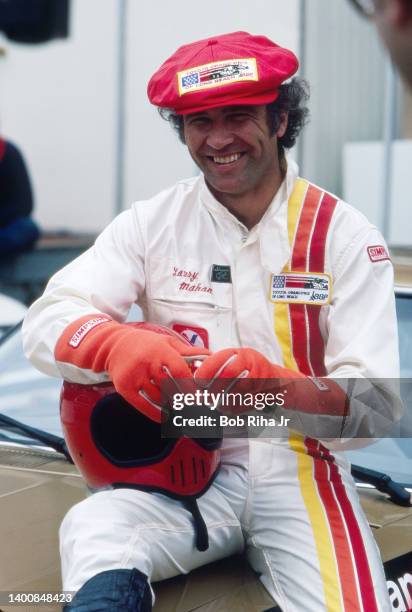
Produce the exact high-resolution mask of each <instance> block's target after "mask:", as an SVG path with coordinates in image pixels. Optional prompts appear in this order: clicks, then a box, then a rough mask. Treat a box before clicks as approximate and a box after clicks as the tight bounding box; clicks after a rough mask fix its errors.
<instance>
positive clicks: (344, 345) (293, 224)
mask: <svg viewBox="0 0 412 612" xmlns="http://www.w3.org/2000/svg"><path fill="white" fill-rule="evenodd" d="M297 68H298V61H297V59H296V57H295V55H294V54H293V53H292V52H291V51H289V50H287V49H284V48H282V47H280V46H278V45H276V44H275V43H274V42H272V41H271V40H269V39H268V38H266V37H265V36H253V35H251V34H248V33H246V32H234V33H231V34H225V35H222V36H217V37H214V38H209V39H205V40H201V41H197V42H194V43H191V44H188V45H185V46H183V47H180V48H179V49H178V50H177V51H176V52H175V53H174V54H173V55H172V56H171V57H170V58H169V59H168V60H166V62H165V63H164V64H163V65H162V66H161V67H160V68H159V69H158V70H157V71H156V73H155V74H154V75H153V77H152V79H151V80H150V83H149V87H148V94H149V98H150V101H151V102H152V103H153V104H155V105H157V106H158V107H159V108H160V109H161V114H162V115H163V116H164V117H165V118H166V119H168V120H169V121H170V122H171V123H172V125H173V126H174V127H175V128H176V129H177V131H178V133H179V135H180V138H181V139H182V141H183V142H185V143H186V145H187V147H188V150H189V153H190V155H191V156H192V158H193V160H194V161H195V163H196V164H197V165H198V166H199V168H200V170H201V175H200V176H198V177H196V178H191V179H187V180H182V181H180V182H179V183H177V184H176V185H174V186H173V187H171V188H170V189H167V190H165V191H163V192H161V193H159V194H158V195H156V196H155V197H154V198H152V199H151V200H147V201H142V202H137V203H136V204H134V205H133V207H132V209H131V210H129V211H126V212H124V213H122V214H121V215H120V216H119V217H117V218H116V219H115V220H114V221H113V222H112V223H111V224H110V225H109V227H108V228H107V229H106V230H105V231H104V232H103V233H102V235H101V236H100V237H99V238H98V240H97V242H96V245H95V246H94V247H93V248H92V249H91V250H90V251H88V252H87V253H85V254H84V255H82V256H81V257H80V258H79V259H77V260H76V261H75V262H73V263H72V264H70V265H69V266H67V267H66V268H65V269H64V270H62V271H60V272H59V273H57V274H56V275H55V276H54V277H53V279H52V280H51V281H50V283H49V285H48V287H47V289H46V292H45V294H44V296H43V297H42V298H40V299H39V300H38V301H37V302H36V303H35V304H34V305H33V306H32V307H31V309H30V312H29V315H28V316H27V318H26V322H25V326H24V336H25V348H26V352H27V355H28V356H29V357H30V358H31V359H32V361H33V363H35V364H36V365H37V366H38V367H39V368H40V369H42V370H44V371H46V372H48V373H49V374H52V375H57V376H59V375H60V376H63V377H64V378H65V379H66V380H68V381H72V382H75V383H76V382H77V383H84V384H87V383H88V384H94V383H98V382H104V381H107V380H109V379H110V380H112V381H113V384H114V386H115V388H116V390H117V391H118V393H119V394H120V395H122V396H123V397H124V398H125V399H126V400H127V401H128V402H129V404H130V405H131V406H132V407H134V408H135V409H136V411H138V412H139V413H141V414H143V415H145V416H146V417H147V418H148V419H151V420H153V421H157V422H159V421H160V415H161V411H162V410H163V409H164V408H165V407H164V406H162V405H159V398H160V393H159V385H160V383H161V382H162V380H164V379H165V377H166V376H168V377H170V378H172V379H173V378H174V379H176V378H182V379H187V381H189V382H190V384H191V385H194V384H195V385H196V384H200V381H201V380H204V379H206V380H208V381H210V380H211V381H218V382H221V383H223V385H224V384H225V381H226V379H237V380H238V379H245V380H246V379H255V380H257V379H259V380H261V379H270V381H272V382H273V385H272V387H276V385H278V386H279V391H282V390H283V389H284V386H282V385H283V383H282V381H285V380H286V381H287V390H288V392H290V394H291V395H292V397H293V401H292V403H290V402H289V406H290V407H298V408H300V409H301V410H302V411H303V412H304V411H305V409H306V410H307V411H308V412H309V413H310V415H313V414H315V415H317V414H320V413H322V412H328V411H329V412H330V411H331V412H332V413H333V414H335V412H334V411H336V413H337V414H342V415H344V416H345V417H346V415H350V417H351V418H350V419H349V420H351V419H353V418H354V417H355V418H356V415H357V414H358V415H359V419H360V422H361V423H362V422H363V417H364V415H363V413H362V409H361V405H360V404H359V402H358V403H356V402H354V400H353V398H352V397H348V396H347V395H346V392H345V391H344V388H345V383H342V384H341V385H338V384H337V383H336V380H337V379H340V380H341V381H345V379H346V380H347V379H349V378H353V379H356V380H359V379H363V380H364V379H365V378H367V377H369V378H378V379H384V378H396V377H398V374H399V373H398V353H397V333H396V319H395V310H394V298H393V286H392V283H393V274H392V266H391V263H390V260H389V257H388V254H387V251H386V245H385V244H384V241H383V239H382V236H381V235H380V234H379V232H378V231H377V229H376V228H375V227H373V226H372V225H371V224H369V223H368V221H367V220H366V219H365V218H364V217H363V216H362V215H361V214H360V213H359V212H357V211H356V210H355V209H353V208H351V207H350V206H349V205H348V204H346V203H344V202H342V201H341V200H339V199H338V198H337V197H335V196H333V195H331V194H329V193H327V192H325V191H324V190H322V189H321V188H319V187H317V186H315V185H313V184H311V183H310V182H308V181H307V180H304V179H302V178H299V177H298V170H297V167H296V164H295V163H294V162H293V161H292V160H290V159H287V157H286V154H285V153H286V149H288V148H290V147H292V146H293V144H294V143H295V140H296V137H297V135H298V134H299V131H300V129H301V127H302V126H303V124H304V122H305V118H306V115H307V110H306V108H305V103H306V100H307V92H306V87H305V84H304V83H302V82H301V81H299V80H298V79H293V80H292V81H290V78H291V77H292V76H293V74H294V73H295V72H296V70H297ZM135 302H136V303H139V304H140V305H142V307H143V308H144V311H145V314H146V317H147V320H148V321H150V322H151V323H155V324H161V325H164V326H167V327H168V328H169V329H170V330H172V331H170V332H169V334H166V335H165V334H164V333H163V335H159V334H156V333H154V330H153V329H147V328H145V329H142V328H138V329H137V328H131V327H130V326H128V325H126V324H124V320H125V318H126V316H127V313H128V310H129V308H130V306H131V305H132V304H133V303H135ZM173 332H174V333H175V335H173ZM176 334H177V336H176ZM179 338H182V340H180V339H179ZM190 345H191V346H190ZM199 355H200V356H201V357H202V359H203V361H202V363H201V365H200V367H199V368H198V370H197V371H196V373H195V375H194V376H193V375H192V371H191V370H190V368H189V367H188V361H190V360H193V359H194V358H195V357H196V356H197V357H199ZM334 379H335V380H334ZM238 382H239V381H238ZM272 390H273V389H272ZM383 395H385V394H383ZM284 397H285V394H284ZM288 401H289V400H288V399H287V398H286V399H285V404H286V405H287V403H288ZM382 401H384V400H382ZM379 402H380V397H379V394H377V396H376V402H375V403H374V405H373V409H374V410H377V411H378V409H379V405H380V404H379ZM276 410H277V409H274V416H275V417H277V413H276ZM132 412H133V410H132ZM237 412H242V410H241V408H239V409H238V408H234V409H232V411H231V414H236V413H237ZM388 412H389V413H390V412H391V406H390V405H389V407H388ZM115 414H116V412H115V411H114V412H113V418H115ZM119 414H120V406H119ZM308 422H309V421H308ZM339 423H340V424H342V426H344V425H345V423H346V421H345V420H344V421H343V422H342V420H341V419H340V420H339ZM81 427H84V428H85V429H87V428H89V429H90V430H91V429H92V425H90V424H89V421H87V422H84V424H79V425H78V428H79V430H80V429H81ZM278 429H282V428H281V427H279V428H278ZM284 430H285V431H284V432H283V435H281V434H279V437H276V438H274V439H256V440H248V439H243V440H225V441H224V444H223V447H222V451H221V465H220V470H219V471H218V472H215V473H214V474H213V478H209V482H208V483H207V486H205V487H203V488H202V490H201V491H199V495H200V494H201V496H200V497H199V500H198V503H199V508H200V510H201V513H202V515H203V519H204V524H205V526H206V527H207V530H208V533H209V538H208V542H207V539H206V540H205V539H204V538H203V539H202V538H200V539H199V538H196V537H195V534H194V531H193V517H194V518H195V523H196V524H197V526H199V524H200V523H199V513H197V514H196V516H197V518H196V516H195V513H194V514H193V516H192V514H191V513H190V512H189V510H188V508H187V507H185V508H183V507H182V506H181V504H180V503H179V501H178V500H177V499H176V498H175V497H176V496H175V497H174V498H173V497H172V498H169V497H166V496H165V495H162V494H159V493H149V492H147V491H142V490H138V487H134V488H133V487H127V486H125V487H119V482H118V480H116V476H113V477H112V481H107V480H106V482H109V483H110V482H111V483H112V484H113V488H112V489H109V490H107V489H105V490H102V491H99V492H97V493H95V494H94V495H92V496H90V497H89V498H88V499H87V500H85V501H83V502H81V503H80V504H78V505H77V506H75V507H74V508H72V509H71V510H70V511H69V513H68V515H67V516H66V517H65V519H64V521H63V524H62V528H61V534H60V535H61V555H62V569H63V585H64V588H65V589H66V590H73V591H77V595H76V597H75V599H74V601H73V603H72V604H71V605H70V606H68V608H67V609H68V610H72V611H76V612H77V611H78V612H80V611H81V610H110V611H112V610H122V611H126V610H145V611H147V610H150V609H151V602H152V597H151V591H150V587H149V584H150V582H155V581H157V580H163V579H166V578H170V577H172V576H176V575H177V574H179V573H187V572H189V571H191V570H192V569H194V568H196V567H199V566H200V565H203V564H206V563H210V562H212V561H214V560H217V559H221V558H223V557H225V556H228V555H231V554H233V553H239V552H242V551H243V550H245V552H246V554H247V557H248V559H249V561H250V563H251V565H252V567H253V569H254V570H255V571H256V572H257V573H258V574H259V576H260V579H261V581H262V583H263V585H264V586H265V588H266V589H267V591H268V592H269V593H270V595H271V596H272V597H273V600H274V602H276V605H277V606H279V608H276V609H282V610H284V611H286V610H287V611H289V612H292V611H293V612H298V611H299V612H301V611H302V610H305V612H321V611H328V612H338V611H341V610H342V611H344V610H346V611H349V610H350V611H351V612H356V611H359V612H361V611H365V610H367V611H368V612H378V611H389V610H390V603H389V600H388V595H387V591H386V584H385V578H384V574H383V569H382V564H381V560H380V558H379V553H378V551H377V547H376V545H375V542H374V540H373V537H372V534H371V531H370V529H369V527H368V524H367V521H366V519H365V516H364V514H363V512H362V509H361V507H360V504H359V500H358V497H357V493H356V488H355V484H354V482H353V479H352V478H351V475H350V467H349V465H348V463H347V461H346V459H345V457H344V455H343V453H342V452H341V449H342V448H343V447H344V446H345V444H346V443H342V442H341V440H340V439H339V435H337V436H332V437H336V439H334V440H332V441H331V440H324V439H323V436H322V435H321V431H320V430H319V431H318V435H311V436H310V437H309V436H308V435H307V432H306V431H301V432H300V433H296V431H292V430H290V431H289V430H288V429H287V428H286V427H285V428H284ZM95 433H96V431H94V432H93V431H91V432H90V431H89V434H90V435H89V438H90V440H92V438H93V435H94V434H95ZM342 433H343V429H342ZM375 433H376V432H375ZM109 437H110V436H109ZM129 437H130V436H129ZM326 437H328V438H329V436H326ZM321 440H322V441H321ZM90 444H93V441H90ZM136 445H137V446H138V440H136ZM94 452H95V454H94V457H95V458H96V462H95V463H94V465H92V466H91V467H92V468H93V469H94V470H95V471H96V469H97V457H99V462H100V463H99V465H105V463H104V462H106V464H110V463H112V464H113V459H112V458H111V457H110V455H109V454H107V453H106V455H105V457H104V461H103V459H102V458H101V456H99V449H98V448H97V445H96V448H95V449H94ZM205 452H206V451H205V449H202V448H200V446H198V447H197V449H196V450H193V449H192V450H191V451H190V453H191V454H190V456H189V455H188V456H189V459H190V461H189V462H188V463H185V462H184V460H182V461H183V462H181V463H180V464H179V465H180V467H179V469H178V470H177V471H176V470H174V469H172V471H171V472H170V471H169V472H168V473H167V474H166V473H163V474H162V476H163V477H164V478H166V479H167V478H171V479H172V481H173V483H172V484H174V485H176V479H179V478H178V476H179V477H180V476H181V479H182V481H185V482H187V481H189V480H191V479H192V478H193V479H194V480H195V481H196V480H197V478H199V477H200V474H201V470H200V468H199V469H197V467H196V466H197V465H200V464H198V463H196V462H197V458H198V455H199V456H200V454H201V453H203V454H202V455H201V457H202V461H203V460H204V461H206V462H207V457H208V455H207V454H205ZM214 457H216V455H214ZM83 461H84V458H83ZM79 465H81V462H80V464H79ZM202 465H203V466H204V465H205V464H204V463H202ZM124 467H127V469H128V470H129V471H128V474H129V475H130V469H131V468H132V467H133V466H132V464H131V463H130V461H129V462H128V463H127V466H124ZM172 467H173V466H172ZM121 468H122V466H121V465H116V466H115V467H114V466H113V465H108V467H107V470H109V469H111V473H112V474H116V475H118V473H119V470H121ZM116 470H117V471H116ZM168 474H169V476H168ZM170 474H171V476H170ZM132 476H133V475H132ZM132 476H131V482H133V478H132ZM202 533H203V535H204V530H203V532H202ZM200 540H202V541H200Z"/></svg>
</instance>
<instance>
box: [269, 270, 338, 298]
mask: <svg viewBox="0 0 412 612" xmlns="http://www.w3.org/2000/svg"><path fill="white" fill-rule="evenodd" d="M331 294H332V282H331V278H330V276H329V275H328V274H323V273H313V272H287V273H286V274H272V276H271V279H270V301H271V302H286V303H294V304H317V305H318V306H324V305H326V304H329V302H330V299H331Z"/></svg>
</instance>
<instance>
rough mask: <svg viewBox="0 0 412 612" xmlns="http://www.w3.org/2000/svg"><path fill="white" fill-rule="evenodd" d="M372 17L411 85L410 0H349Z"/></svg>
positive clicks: (411, 39)
mask: <svg viewBox="0 0 412 612" xmlns="http://www.w3.org/2000/svg"><path fill="white" fill-rule="evenodd" d="M351 2H352V4H354V5H355V6H356V8H357V9H358V10H359V11H360V12H361V13H362V14H363V15H365V16H367V17H370V18H373V20H374V21H375V23H376V25H377V28H378V30H379V33H380V35H381V37H382V40H383V41H384V43H385V45H386V46H387V47H388V49H389V52H390V54H391V57H392V60H393V61H394V63H395V64H396V65H397V66H398V68H399V71H400V73H401V75H402V76H403V78H404V79H405V81H406V82H407V83H408V84H409V86H410V87H412V3H411V2H410V0H351Z"/></svg>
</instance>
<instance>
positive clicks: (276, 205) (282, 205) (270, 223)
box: [200, 159, 298, 273]
mask: <svg viewBox="0 0 412 612" xmlns="http://www.w3.org/2000/svg"><path fill="white" fill-rule="evenodd" d="M297 176H298V166H297V164H296V163H295V162H294V161H293V160H292V159H288V160H287V171H286V176H285V178H284V180H283V182H282V184H281V186H280V187H279V189H278V191H277V193H276V194H275V196H274V198H273V200H272V202H271V203H270V204H269V206H268V208H267V210H266V212H265V214H264V215H263V217H262V218H261V220H260V221H259V223H258V224H257V225H255V227H253V228H252V229H251V230H250V231H249V230H248V228H247V227H246V226H245V225H244V224H243V223H242V222H241V221H239V219H237V218H236V217H235V216H234V215H233V214H232V213H231V212H230V211H229V210H228V209H227V208H226V207H225V206H223V204H221V203H220V202H219V201H218V200H217V199H216V198H215V197H214V196H213V194H212V193H211V192H210V190H209V188H208V186H207V184H206V181H205V179H204V176H203V175H202V176H201V182H200V198H201V201H202V203H203V204H204V206H205V207H206V208H207V210H208V211H209V212H210V214H211V215H212V217H213V218H214V219H215V221H216V222H217V223H219V225H221V226H223V227H224V228H225V230H226V232H227V233H228V234H229V235H230V236H231V238H232V241H233V239H234V238H236V237H237V239H238V243H239V247H240V246H242V245H247V244H251V243H252V242H254V241H256V240H259V243H260V257H261V263H262V266H263V267H264V268H265V269H266V270H268V271H269V272H272V273H278V272H280V271H281V270H282V268H283V266H284V265H285V264H286V263H287V262H288V261H289V259H290V254H291V251H290V245H289V236H288V225H287V223H288V214H287V213H288V201H289V198H290V196H291V193H292V191H293V188H294V185H295V181H296V178H297Z"/></svg>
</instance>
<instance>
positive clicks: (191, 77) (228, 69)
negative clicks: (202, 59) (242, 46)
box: [177, 57, 259, 96]
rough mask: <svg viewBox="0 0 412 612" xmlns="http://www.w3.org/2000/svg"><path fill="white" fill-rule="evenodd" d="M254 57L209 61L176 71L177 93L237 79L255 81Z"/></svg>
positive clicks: (235, 81)
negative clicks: (208, 62)
mask: <svg viewBox="0 0 412 612" xmlns="http://www.w3.org/2000/svg"><path fill="white" fill-rule="evenodd" d="M258 78H259V77H258V71H257V65H256V60H255V58H254V57H246V58H240V59H230V60H224V61H219V62H211V63H210V64H203V65H202V66H196V67H195V68H190V69H189V70H182V71H181V72H178V73H177V80H178V88H179V95H180V96H183V95H184V94H186V93H190V92H193V91H201V90H202V89H208V88H210V87H220V86H222V85H227V84H228V83H237V82H239V81H257V80H258Z"/></svg>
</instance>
